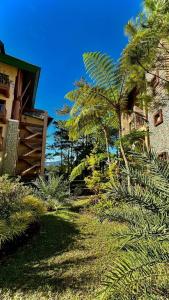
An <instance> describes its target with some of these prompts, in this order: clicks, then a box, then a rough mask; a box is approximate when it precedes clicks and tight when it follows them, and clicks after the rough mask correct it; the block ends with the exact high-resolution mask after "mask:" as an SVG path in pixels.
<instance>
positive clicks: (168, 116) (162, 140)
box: [146, 43, 169, 154]
mask: <svg viewBox="0 0 169 300" xmlns="http://www.w3.org/2000/svg"><path fill="white" fill-rule="evenodd" d="M165 47H166V48H167V49H169V47H168V45H167V44H166V43H165ZM160 57H161V58H162V59H160V63H159V65H158V64H157V68H156V69H155V70H152V71H151V72H152V73H153V74H155V73H156V72H157V70H158V72H159V73H158V75H159V76H160V77H161V78H164V79H167V80H169V54H167V52H166V51H164V50H161V53H160ZM146 77H147V82H148V83H150V82H151V80H152V79H153V76H152V75H150V74H147V76H146ZM149 86H150V85H149ZM149 92H150V93H151V94H152V97H153V104H152V105H151V107H150V108H149V113H148V119H149V131H150V146H151V148H152V149H153V150H154V151H155V152H157V153H158V154H160V153H162V152H168V153H169V92H168V90H167V88H166V82H165V81H164V80H161V79H159V83H158V85H157V86H156V87H155V89H154V91H153V88H150V87H149ZM159 109H162V113H163V123H161V124H159V125H158V126H155V125H154V114H155V113H156V112H157V111H158V110H159Z"/></svg>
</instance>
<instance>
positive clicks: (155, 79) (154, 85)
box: [151, 70, 160, 96]
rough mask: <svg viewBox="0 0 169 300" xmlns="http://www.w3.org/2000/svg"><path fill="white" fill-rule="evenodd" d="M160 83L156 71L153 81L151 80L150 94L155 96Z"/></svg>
mask: <svg viewBox="0 0 169 300" xmlns="http://www.w3.org/2000/svg"><path fill="white" fill-rule="evenodd" d="M159 83H160V78H159V71H158V70H157V71H156V75H154V77H153V79H152V80H151V86H152V92H153V95H154V96H155V95H156V87H157V86H158V85H159Z"/></svg>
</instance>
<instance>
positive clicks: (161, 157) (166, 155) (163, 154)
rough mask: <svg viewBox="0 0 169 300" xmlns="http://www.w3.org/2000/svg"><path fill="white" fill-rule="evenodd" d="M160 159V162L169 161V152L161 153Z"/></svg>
mask: <svg viewBox="0 0 169 300" xmlns="http://www.w3.org/2000/svg"><path fill="white" fill-rule="evenodd" d="M158 158H159V159H160V160H168V158H169V156H168V152H166V151H163V152H161V153H160V154H159V155H158Z"/></svg>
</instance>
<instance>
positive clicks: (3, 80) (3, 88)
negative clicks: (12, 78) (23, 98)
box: [0, 73, 10, 98]
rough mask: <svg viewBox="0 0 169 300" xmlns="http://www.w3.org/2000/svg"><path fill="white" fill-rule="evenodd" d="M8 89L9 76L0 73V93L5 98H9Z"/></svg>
mask: <svg viewBox="0 0 169 300" xmlns="http://www.w3.org/2000/svg"><path fill="white" fill-rule="evenodd" d="M9 89H10V82H9V76H8V75H6V74H3V73H0V93H1V94H3V95H4V96H5V97H7V98H9Z"/></svg>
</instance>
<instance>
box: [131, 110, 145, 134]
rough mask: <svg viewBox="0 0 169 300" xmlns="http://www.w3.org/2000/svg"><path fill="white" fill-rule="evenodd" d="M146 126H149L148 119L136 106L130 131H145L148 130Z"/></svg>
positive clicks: (132, 114)
mask: <svg viewBox="0 0 169 300" xmlns="http://www.w3.org/2000/svg"><path fill="white" fill-rule="evenodd" d="M146 125H147V119H146V117H145V115H144V112H143V110H142V109H140V108H139V107H137V106H134V108H133V112H132V113H131V115H130V120H129V127H130V131H132V130H139V131H144V130H146Z"/></svg>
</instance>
